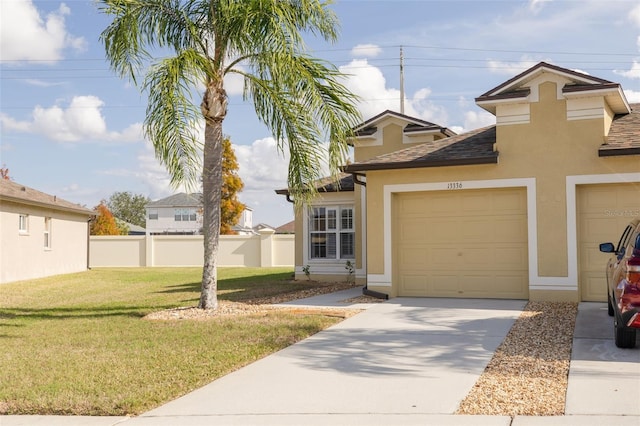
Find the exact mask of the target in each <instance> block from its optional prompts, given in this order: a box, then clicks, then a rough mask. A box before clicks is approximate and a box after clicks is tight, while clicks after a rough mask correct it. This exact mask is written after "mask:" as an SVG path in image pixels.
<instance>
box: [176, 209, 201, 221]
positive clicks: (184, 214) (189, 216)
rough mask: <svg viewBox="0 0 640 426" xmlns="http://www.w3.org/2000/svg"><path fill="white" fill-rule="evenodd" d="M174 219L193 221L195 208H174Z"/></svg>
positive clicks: (194, 219)
mask: <svg viewBox="0 0 640 426" xmlns="http://www.w3.org/2000/svg"><path fill="white" fill-rule="evenodd" d="M174 220H175V221H176V222H195V221H196V210H195V209H175V210H174Z"/></svg>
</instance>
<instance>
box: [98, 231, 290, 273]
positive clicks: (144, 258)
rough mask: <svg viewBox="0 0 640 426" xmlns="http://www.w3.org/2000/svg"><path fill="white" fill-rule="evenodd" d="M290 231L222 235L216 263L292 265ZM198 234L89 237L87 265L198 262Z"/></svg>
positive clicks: (200, 256)
mask: <svg viewBox="0 0 640 426" xmlns="http://www.w3.org/2000/svg"><path fill="white" fill-rule="evenodd" d="M294 238H295V237H294V235H273V234H268V235H266V236H265V235H222V236H220V248H219V251H218V266H247V267H260V266H264V267H267V266H293V264H294ZM203 258H204V252H203V237H202V236H201V235H184V236H175V235H155V236H119V237H98V236H92V237H91V260H90V266H91V267H112V266H125V267H139V266H202V265H203Z"/></svg>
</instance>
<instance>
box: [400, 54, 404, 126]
mask: <svg viewBox="0 0 640 426" xmlns="http://www.w3.org/2000/svg"><path fill="white" fill-rule="evenodd" d="M400 113H401V114H404V53H403V51H402V46H400Z"/></svg>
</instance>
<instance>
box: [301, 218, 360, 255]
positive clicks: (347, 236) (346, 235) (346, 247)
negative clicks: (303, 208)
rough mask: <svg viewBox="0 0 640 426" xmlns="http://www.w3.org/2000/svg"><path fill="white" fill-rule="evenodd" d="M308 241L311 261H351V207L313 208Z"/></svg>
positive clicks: (352, 227)
mask: <svg viewBox="0 0 640 426" xmlns="http://www.w3.org/2000/svg"><path fill="white" fill-rule="evenodd" d="M338 218H339V219H338ZM309 240H310V249H311V252H310V253H311V259H353V258H354V257H355V234H354V224H353V207H313V208H312V209H311V217H310V239H309Z"/></svg>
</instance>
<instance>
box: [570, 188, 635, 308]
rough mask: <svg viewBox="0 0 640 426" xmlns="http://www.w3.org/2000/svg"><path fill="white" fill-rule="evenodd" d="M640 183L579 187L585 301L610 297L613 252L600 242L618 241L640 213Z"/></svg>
mask: <svg viewBox="0 0 640 426" xmlns="http://www.w3.org/2000/svg"><path fill="white" fill-rule="evenodd" d="M639 194H640V184H636V183H626V184H622V183H620V184H605V185H583V186H578V187H577V190H576V196H577V207H578V256H579V262H580V270H579V275H578V280H579V285H580V293H581V294H580V296H581V300H584V301H591V302H604V301H606V300H607V279H606V277H605V269H606V264H607V259H608V258H609V256H610V255H608V254H604V253H600V250H599V247H598V246H599V245H600V243H606V242H612V243H614V244H615V245H617V244H618V239H619V238H620V234H622V231H623V230H624V228H625V227H626V226H627V225H628V224H629V222H630V221H631V220H632V219H635V218H636V217H638V216H640V196H639Z"/></svg>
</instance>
